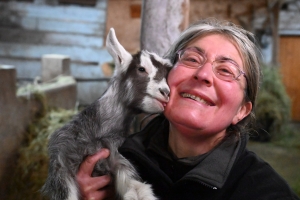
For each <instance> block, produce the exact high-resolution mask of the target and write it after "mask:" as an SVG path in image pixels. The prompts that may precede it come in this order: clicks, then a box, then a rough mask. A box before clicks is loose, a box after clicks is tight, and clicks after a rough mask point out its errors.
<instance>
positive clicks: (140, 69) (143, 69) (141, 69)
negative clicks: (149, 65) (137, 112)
mask: <svg viewBox="0 0 300 200" xmlns="http://www.w3.org/2000/svg"><path fill="white" fill-rule="evenodd" d="M138 70H139V71H140V72H145V71H146V69H145V68H144V67H139V68H138Z"/></svg>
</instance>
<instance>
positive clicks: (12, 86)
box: [0, 65, 16, 106]
mask: <svg viewBox="0 0 300 200" xmlns="http://www.w3.org/2000/svg"><path fill="white" fill-rule="evenodd" d="M15 101H16V69H15V67H14V66H10V65H0V106H4V105H5V104H7V103H12V102H15Z"/></svg>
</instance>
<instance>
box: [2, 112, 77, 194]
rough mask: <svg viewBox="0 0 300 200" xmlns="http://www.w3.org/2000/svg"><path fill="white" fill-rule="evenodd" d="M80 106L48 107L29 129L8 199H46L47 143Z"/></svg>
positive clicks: (20, 152)
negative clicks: (71, 107)
mask: <svg viewBox="0 0 300 200" xmlns="http://www.w3.org/2000/svg"><path fill="white" fill-rule="evenodd" d="M76 113H77V110H75V109H74V110H63V109H55V110H54V109H48V112H47V113H46V114H45V115H44V116H43V117H41V118H39V119H37V120H36V121H34V122H33V123H32V124H31V125H30V126H29V127H28V129H27V132H26V133H25V134H26V136H25V137H26V138H25V140H24V143H23V145H22V146H21V147H20V149H19V157H18V160H17V162H16V167H15V170H14V172H13V175H12V177H13V178H12V179H11V181H10V182H11V183H10V187H9V191H8V199H11V200H12V199H23V200H26V199H28V200H32V199H35V200H42V199H46V198H45V197H42V195H41V194H40V189H41V187H42V185H43V184H44V182H45V179H46V177H47V173H48V155H47V144H48V138H49V136H50V134H51V133H53V132H54V131H55V130H56V129H58V128H60V127H62V126H63V125H64V124H65V123H66V122H68V121H69V120H70V119H71V118H72V116H73V115H75V114H76Z"/></svg>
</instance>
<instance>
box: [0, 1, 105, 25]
mask: <svg viewBox="0 0 300 200" xmlns="http://www.w3.org/2000/svg"><path fill="white" fill-rule="evenodd" d="M101 5H102V6H101ZM106 6H107V5H106V1H103V3H101V4H99V6H97V7H96V8H94V7H81V6H75V5H68V6H61V5H60V6H49V5H38V4H32V3H26V2H15V1H10V2H8V3H5V2H0V13H2V14H3V13H4V14H6V15H7V14H10V15H14V14H15V16H16V17H19V18H24V17H28V18H44V19H52V20H66V21H81V22H93V23H103V22H105V21H106Z"/></svg>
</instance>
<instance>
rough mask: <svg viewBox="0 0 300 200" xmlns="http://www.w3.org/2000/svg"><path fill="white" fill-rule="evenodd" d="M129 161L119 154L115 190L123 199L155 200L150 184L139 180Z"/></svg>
mask: <svg viewBox="0 0 300 200" xmlns="http://www.w3.org/2000/svg"><path fill="white" fill-rule="evenodd" d="M138 179H139V176H138V175H137V173H136V171H135V169H134V167H133V166H132V165H131V163H130V162H129V161H128V160H127V159H125V158H124V157H122V156H121V155H120V157H119V166H118V168H117V172H116V190H117V193H118V195H119V196H120V197H121V198H123V199H124V200H156V199H157V198H156V197H155V196H154V194H153V191H152V189H151V185H149V184H146V183H142V182H140V181H139V180H138Z"/></svg>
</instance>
